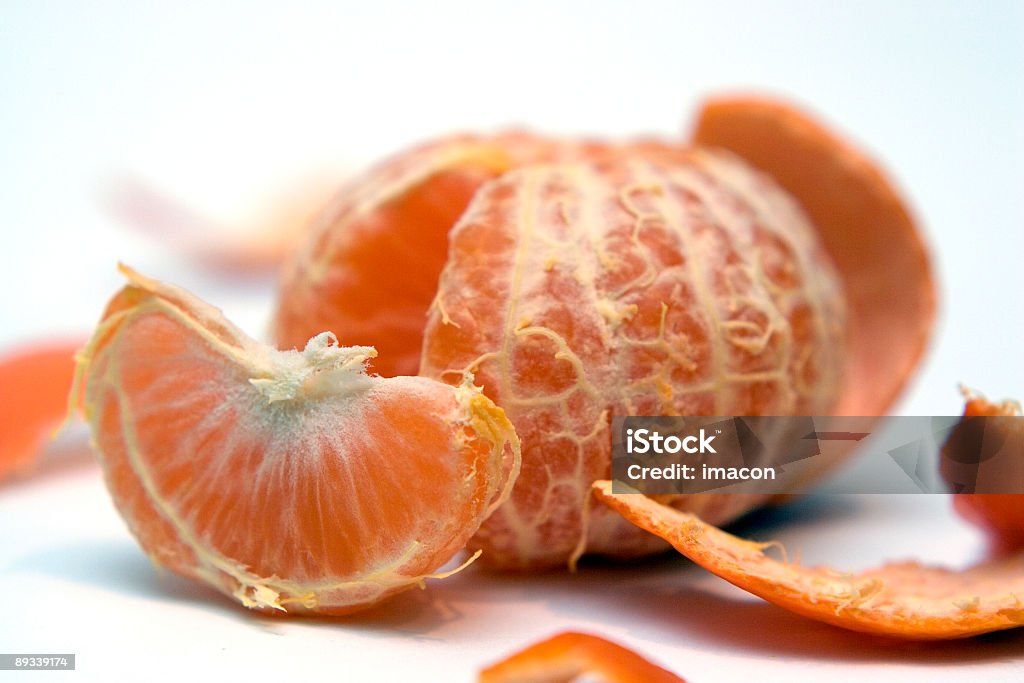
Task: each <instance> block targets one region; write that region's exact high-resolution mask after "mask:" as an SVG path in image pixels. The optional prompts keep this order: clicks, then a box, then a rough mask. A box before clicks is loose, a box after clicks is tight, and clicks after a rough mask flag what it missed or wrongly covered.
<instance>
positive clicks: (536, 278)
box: [421, 150, 845, 569]
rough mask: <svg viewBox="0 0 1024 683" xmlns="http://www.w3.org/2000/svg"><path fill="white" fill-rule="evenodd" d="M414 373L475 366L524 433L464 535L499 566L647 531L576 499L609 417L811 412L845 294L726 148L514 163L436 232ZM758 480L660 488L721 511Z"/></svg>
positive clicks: (829, 392) (639, 539)
mask: <svg viewBox="0 0 1024 683" xmlns="http://www.w3.org/2000/svg"><path fill="white" fill-rule="evenodd" d="M450 241H451V246H450V249H449V255H448V262H447V265H446V266H445V269H444V271H443V273H442V276H441V281H440V285H439V289H438V294H437V298H436V299H435V302H434V305H433V306H432V308H431V312H430V318H429V320H428V323H427V328H426V333H425V339H424V347H423V349H424V350H423V361H422V366H421V374H423V375H426V376H429V377H436V378H440V379H442V380H445V381H449V382H458V381H459V380H460V378H461V377H462V376H463V374H464V373H466V372H472V373H474V375H475V377H476V381H477V382H478V383H480V384H481V385H482V386H483V387H484V392H485V393H486V394H487V395H488V396H489V397H491V398H492V399H493V400H494V401H495V402H496V403H497V404H499V405H501V406H502V407H503V408H504V409H505V411H506V413H507V414H508V416H509V418H510V419H511V420H512V422H513V424H515V426H516V430H517V432H518V434H519V435H520V438H521V439H522V444H523V467H522V471H521V474H520V477H519V480H518V482H517V484H516V486H515V487H514V489H513V494H512V497H511V499H510V500H509V501H508V502H507V503H505V504H504V505H503V506H502V507H501V508H500V509H499V510H498V511H497V512H496V513H495V514H494V515H492V516H491V517H490V518H489V519H488V520H487V521H486V522H485V523H484V525H483V526H482V527H481V529H480V531H479V532H478V533H477V534H476V536H475V537H474V538H473V541H472V543H473V547H479V548H481V549H483V550H484V555H483V558H484V560H483V561H484V562H487V563H489V564H491V565H494V566H499V567H503V568H518V569H534V568H542V567H558V566H565V564H566V563H567V562H572V561H573V560H574V559H575V558H576V557H578V556H579V555H580V554H581V553H582V552H593V553H599V554H605V555H610V556H619V557H628V556H633V555H639V554H644V553H649V552H651V551H653V550H655V549H658V548H661V547H663V544H662V543H661V542H660V541H658V540H657V539H653V538H652V537H651V536H650V535H648V534H645V533H644V532H642V531H640V530H639V529H630V526H629V525H628V524H626V523H625V522H624V521H623V520H622V519H621V517H619V516H618V515H617V514H615V513H614V512H613V511H611V510H610V509H607V508H605V507H604V506H592V505H591V497H590V496H591V494H590V483H591V482H592V481H594V480H596V479H601V478H605V477H607V476H609V472H610V465H611V454H610V450H611V435H610V419H611V416H612V415H613V414H616V415H637V414H639V415H662V414H664V415H759V414H816V413H827V412H828V411H829V410H830V408H831V407H832V406H833V405H834V404H835V402H836V400H837V393H838V389H839V386H840V383H841V381H842V370H843V357H844V351H845V350H844V327H843V326H844V316H845V310H844V304H843V300H844V299H843V294H842V291H841V287H840V285H839V281H838V277H837V276H836V274H835V272H834V270H833V268H832V267H831V265H830V262H829V260H828V258H827V256H826V254H825V253H824V251H823V249H822V247H821V245H820V243H819V241H818V239H817V236H816V234H815V232H814V230H813V229H812V227H811V226H810V225H809V224H808V222H807V220H806V218H805V217H804V216H803V214H802V213H801V211H800V210H799V208H798V207H797V205H796V204H795V203H794V202H793V201H792V200H791V199H790V198H789V197H788V196H787V195H786V194H785V193H783V192H782V191H781V190H780V189H779V188H778V187H777V186H776V185H775V184H774V183H773V182H772V181H771V180H770V179H769V178H768V177H767V176H764V175H762V174H759V173H757V172H754V171H752V170H751V169H750V168H749V167H748V166H746V165H745V164H743V163H742V162H740V161H738V160H737V159H735V158H733V157H730V156H729V155H727V154H716V153H711V152H706V151H701V150H696V151H693V152H689V153H685V154H684V153H676V154H673V155H672V158H671V161H670V162H654V161H643V160H635V159H634V160H627V159H625V158H620V159H617V160H615V161H606V162H599V163H590V164H563V165H546V166H531V167H526V168H521V169H519V170H516V171H512V172H510V173H507V174H506V175H504V176H502V177H500V178H498V179H497V180H494V181H491V182H489V183H487V184H485V185H484V186H483V187H481V189H480V190H479V191H478V193H477V195H476V196H475V198H474V200H473V202H472V203H471V204H470V206H469V208H468V209H467V210H466V212H465V214H464V215H463V217H462V219H461V220H460V221H459V223H458V224H457V225H456V226H455V228H454V229H453V230H452V233H451V237H450ZM761 500H763V498H758V497H753V496H743V497H740V496H723V495H717V494H707V495H702V496H689V497H685V498H684V499H680V500H679V501H677V504H679V505H685V506H686V507H687V508H688V509H692V510H698V511H700V513H701V514H703V515H705V516H707V517H708V518H710V519H715V520H727V519H731V518H733V517H735V516H736V515H737V514H739V512H741V511H743V510H746V509H750V507H752V506H753V505H754V504H756V503H757V502H759V501H761Z"/></svg>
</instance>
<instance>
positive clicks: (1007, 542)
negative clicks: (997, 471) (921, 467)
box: [943, 388, 1024, 551]
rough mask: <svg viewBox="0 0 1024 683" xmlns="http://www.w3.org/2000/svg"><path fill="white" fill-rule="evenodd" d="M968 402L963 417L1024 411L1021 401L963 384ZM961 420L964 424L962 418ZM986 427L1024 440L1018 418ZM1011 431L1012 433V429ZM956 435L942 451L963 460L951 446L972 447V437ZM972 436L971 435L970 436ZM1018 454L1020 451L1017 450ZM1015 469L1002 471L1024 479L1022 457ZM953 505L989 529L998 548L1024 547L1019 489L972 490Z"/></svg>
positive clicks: (1023, 496) (1022, 501) (1004, 436)
mask: <svg viewBox="0 0 1024 683" xmlns="http://www.w3.org/2000/svg"><path fill="white" fill-rule="evenodd" d="M961 392H962V393H963V395H964V399H965V401H966V404H965V405H964V414H963V417H964V418H965V419H966V418H971V417H1019V416H1020V415H1022V414H1024V411H1022V410H1021V404H1020V402H1018V401H1013V400H1005V401H1003V402H1001V403H993V402H991V401H989V400H987V399H986V398H985V397H984V396H982V395H980V394H978V393H977V392H974V391H972V390H970V389H966V388H963V389H961ZM961 424H964V423H963V421H962V422H961ZM987 429H996V430H1001V433H1000V434H999V436H1001V437H1002V438H1001V439H998V440H1000V441H1005V440H1007V439H1011V438H1012V439H1016V442H1017V444H1018V448H1020V444H1024V421H1022V420H1019V419H1015V420H1012V421H1011V420H992V421H989V423H988V427H987ZM1011 432H1012V433H1011ZM954 436H955V432H954V435H953V436H951V437H950V439H949V440H948V441H947V442H946V445H945V447H944V449H943V454H944V455H946V456H947V458H950V457H951V458H953V459H954V460H961V459H962V458H960V457H957V454H956V453H951V452H950V449H954V448H964V447H965V446H967V447H969V444H970V441H969V440H968V441H964V440H961V439H956V438H954ZM969 438H970V437H968V439H969ZM1017 452H1018V454H1019V453H1020V451H1017ZM1016 462H1017V463H1018V465H1017V468H1016V471H1015V472H1013V473H1003V474H1004V475H1010V476H1013V477H1014V479H1015V480H1016V481H1021V480H1024V462H1021V461H1020V459H1019V458H1017V459H1016ZM953 508H954V509H955V510H956V511H957V512H958V513H959V514H960V515H961V516H962V517H963V518H964V519H966V520H968V521H969V522H971V523H973V524H976V525H977V526H979V527H980V528H982V529H984V530H985V531H986V532H988V534H989V536H991V538H992V540H993V541H994V543H995V548H996V550H997V551H1010V550H1014V549H1024V494H1018V493H999V494H992V493H987V494H986V493H969V494H961V495H958V496H954V497H953Z"/></svg>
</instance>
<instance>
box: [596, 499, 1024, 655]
mask: <svg viewBox="0 0 1024 683" xmlns="http://www.w3.org/2000/svg"><path fill="white" fill-rule="evenodd" d="M594 493H595V494H596V495H597V497H598V498H599V499H600V500H601V501H602V502H604V503H605V504H607V505H609V506H611V507H612V508H613V509H614V510H617V511H618V512H619V513H620V514H622V515H623V516H624V517H626V519H628V520H629V521H631V522H633V523H634V524H636V525H637V526H639V527H641V528H643V529H646V530H647V531H649V532H651V533H652V534H655V535H657V536H660V537H661V538H663V539H665V540H666V541H668V542H669V543H671V544H672V545H673V546H674V547H675V548H676V550H678V551H679V552H680V553H682V554H683V555H685V556H686V557H688V558H689V559H691V560H693V561H694V562H695V563H697V564H699V565H700V566H701V567H704V568H705V569H707V570H708V571H710V572H712V573H713V574H715V575H717V576H719V577H721V578H723V579H725V580H726V581H728V582H729V583H732V584H734V585H736V586H739V587H740V588H742V589H744V590H746V591H749V592H751V593H753V594H754V595H757V596H759V597H761V598H764V599H765V600H767V601H768V602H771V603H774V604H776V605H778V606H780V607H783V608H785V609H787V610H790V611H791V612H795V613H796V614H801V615H803V616H805V617H809V618H811V619H816V620H818V621H823V622H825V623H828V624H833V625H835V626H840V627H842V628H846V629H850V630H852V631H861V632H864V633H871V634H876V635H884V636H893V637H898V638H905V639H908V640H942V639H950V638H963V637H966V636H973V635H978V634H981V633H988V632H990V631H999V630H1002V629H1008V628H1015V627H1018V626H1022V625H1024V553H1019V554H1017V555H1013V556H1009V557H1004V558H1001V559H998V560H990V561H988V562H983V563H981V564H978V565H975V566H974V567H971V568H969V569H965V570H962V571H954V570H950V569H945V568H940V567H929V566H924V565H921V564H918V563H916V562H901V563H894V564H887V565H885V566H882V567H879V568H877V569H869V570H867V571H863V572H859V573H855V574H851V573H843V572H839V571H836V570H834V569H830V568H828V567H802V566H800V565H798V564H791V563H788V562H780V561H779V560H775V559H772V558H770V557H768V556H767V555H765V553H764V550H765V548H766V547H768V546H769V545H775V544H765V543H755V542H753V541H747V540H744V539H742V538H738V537H736V536H733V535H732V534H730V533H727V532H725V531H722V530H721V529H719V528H717V527H714V526H712V525H710V524H706V523H705V522H703V521H701V519H700V518H699V517H697V516H696V515H692V514H687V513H684V512H679V511H677V510H674V509H672V508H669V507H666V506H664V505H662V504H660V503H658V502H656V501H654V500H652V499H650V498H648V497H646V496H643V495H640V494H627V495H614V494H612V483H611V482H610V481H599V482H595V483H594Z"/></svg>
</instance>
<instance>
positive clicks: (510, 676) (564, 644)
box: [477, 631, 685, 683]
mask: <svg viewBox="0 0 1024 683" xmlns="http://www.w3.org/2000/svg"><path fill="white" fill-rule="evenodd" d="M580 677H586V678H587V680H591V679H595V680H600V681H605V683H685V681H684V679H682V678H680V677H679V676H676V675H675V674H673V673H672V672H671V671H667V670H666V669H663V668H661V667H660V666H657V665H656V664H653V663H652V662H650V661H649V660H647V659H645V658H643V657H641V656H640V655H639V654H637V653H636V652H634V651H633V650H630V649H628V648H625V647H623V646H621V645H619V644H617V643H613V642H611V641H610V640H606V639H605V638H601V637H600V636H595V635H591V634H589V633H575V632H572V631H566V632H564V633H559V634H557V635H555V636H552V637H551V638H548V639H546V640H542V641H540V642H538V643H534V644H533V645H530V646H529V647H527V648H526V649H524V650H521V651H519V652H516V653H514V654H512V655H510V656H509V657H507V658H506V659H503V660H502V661H500V662H498V663H496V664H492V665H491V666H489V667H487V668H486V669H484V670H483V671H481V672H480V677H479V678H478V679H477V680H479V681H480V683H571V682H572V681H575V680H578V679H579V678H580Z"/></svg>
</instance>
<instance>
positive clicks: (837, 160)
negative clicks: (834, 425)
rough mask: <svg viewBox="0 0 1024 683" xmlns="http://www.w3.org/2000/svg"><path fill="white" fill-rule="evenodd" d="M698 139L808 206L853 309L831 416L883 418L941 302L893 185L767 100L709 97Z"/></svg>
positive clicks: (862, 158)
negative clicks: (842, 373) (747, 165)
mask: <svg viewBox="0 0 1024 683" xmlns="http://www.w3.org/2000/svg"><path fill="white" fill-rule="evenodd" d="M693 141H694V143H695V144H696V145H698V146H705V147H718V148H723V149H726V150H729V151H731V152H733V153H734V154H737V155H738V156H740V157H742V158H743V159H745V160H746V161H747V162H749V163H750V164H752V165H753V166H755V167H757V168H759V169H761V170H762V171H765V172H767V173H768V174H769V175H770V176H772V178H773V179H774V180H775V181H776V182H778V183H779V184H780V185H782V187H784V188H785V189H786V190H788V191H789V193H790V194H792V195H793V196H794V197H795V198H796V199H797V201H799V202H800V204H801V205H802V206H803V208H804V210H805V211H806V212H807V214H808V216H809V217H810V218H811V222H812V223H813V224H814V225H815V226H816V227H817V228H818V230H819V232H820V233H821V237H822V239H823V241H824V244H825V248H826V250H827V251H828V252H829V255H830V256H831V257H832V260H833V262H834V263H835V265H836V267H837V269H838V271H839V274H840V277H841V278H842V279H843V281H844V284H845V286H846V292H847V297H848V301H849V305H850V321H849V334H850V341H849V346H850V358H849V361H848V363H849V364H848V368H847V375H846V382H845V386H844V388H843V391H842V392H841V396H842V398H841V399H840V402H839V404H838V405H837V406H836V408H835V411H834V414H836V415H883V414H885V410H886V409H887V408H888V407H889V406H890V405H892V403H893V401H894V400H895V399H896V397H897V396H898V395H899V393H900V391H901V390H902V389H903V387H904V385H905V384H906V381H907V378H908V377H909V376H910V375H911V374H912V372H913V371H914V368H916V367H917V365H918V362H919V361H920V359H921V356H922V354H923V353H924V349H925V346H926V344H927V342H928V339H929V338H930V336H931V331H932V328H933V326H934V320H935V309H936V298H937V295H936V287H935V281H934V276H933V274H932V268H931V265H930V261H929V257H928V250H927V249H926V248H925V245H924V243H923V241H922V238H921V234H920V232H919V231H918V229H917V227H916V225H915V222H914V219H913V217H912V216H911V213H910V210H909V208H908V207H907V205H906V203H905V202H904V201H903V199H902V198H901V197H900V194H899V192H898V191H897V189H896V187H895V185H894V183H893V182H892V180H890V179H889V178H888V177H887V176H886V174H885V173H884V172H883V171H882V170H881V169H880V168H879V167H878V166H877V164H875V162H874V161H872V160H871V159H870V158H868V157H867V156H866V155H865V154H864V153H863V152H861V151H859V150H858V149H857V147H856V146H854V145H852V144H850V143H848V142H846V141H845V140H843V139H842V138H840V137H839V136H837V135H836V134H834V133H833V132H832V131H830V130H828V129H827V128H825V127H824V126H822V125H821V124H820V123H818V122H817V121H815V120H814V119H813V118H811V117H810V116H808V115H806V114H804V113H803V112H800V111H798V110H797V109H794V108H793V107H791V106H789V105H786V104H783V103H781V102H778V101H775V100H770V99H767V98H763V99H762V98H758V97H749V96H748V97H743V96H734V97H718V98H715V99H711V100H709V101H707V102H706V103H705V104H704V106H703V108H702V109H701V112H700V114H699V116H698V120H697V124H696V127H695V130H694V133H693Z"/></svg>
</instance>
